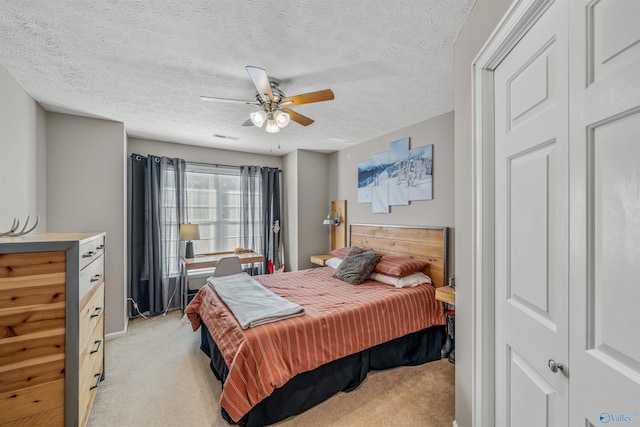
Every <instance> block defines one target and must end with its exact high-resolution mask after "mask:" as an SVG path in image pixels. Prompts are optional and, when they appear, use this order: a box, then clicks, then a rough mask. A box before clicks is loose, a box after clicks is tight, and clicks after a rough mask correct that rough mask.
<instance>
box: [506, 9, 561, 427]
mask: <svg viewBox="0 0 640 427" xmlns="http://www.w3.org/2000/svg"><path fill="white" fill-rule="evenodd" d="M566 12H567V3H566V2H564V1H557V2H555V3H554V4H552V5H551V6H550V8H549V9H548V10H547V11H546V12H545V13H544V14H543V15H542V16H541V17H540V19H539V20H538V22H537V23H536V24H535V25H534V26H533V28H531V29H530V30H529V31H528V32H527V33H526V34H525V35H524V36H523V37H522V38H521V39H520V41H519V42H518V43H517V45H516V46H515V47H514V48H513V49H512V50H511V52H510V53H509V54H508V55H507V56H506V58H505V59H504V60H503V61H502V62H501V63H500V65H499V66H498V67H497V68H496V69H495V74H494V93H495V248H496V249H495V250H496V252H495V276H496V282H495V309H496V317H495V318H496V348H495V361H496V365H495V372H496V384H495V390H496V395H495V421H496V425H498V426H513V427H526V426H535V427H540V426H558V427H560V426H562V427H565V426H567V425H568V399H569V396H568V378H567V374H566V368H565V370H564V371H563V370H561V369H557V370H556V372H552V371H551V370H550V368H549V361H552V362H554V363H556V364H562V365H563V367H566V366H567V364H568V339H569V338H568V337H569V335H568V334H569V329H568V313H567V307H568V289H569V288H568V282H569V278H568V271H569V267H568V256H569V255H568V248H569V242H568V228H569V224H568V218H569V217H568V210H569V203H568V197H569V195H568V185H569V175H568V168H567V166H568V162H569V160H568V147H569V145H568V144H569V143H568V82H567V79H568V40H567V39H568V29H567V13H566Z"/></svg>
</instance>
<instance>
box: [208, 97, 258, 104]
mask: <svg viewBox="0 0 640 427" xmlns="http://www.w3.org/2000/svg"><path fill="white" fill-rule="evenodd" d="M200 100H201V101H207V102H226V103H230V104H247V105H260V104H259V103H258V101H243V100H241V99H230V98H214V97H212V96H201V97H200Z"/></svg>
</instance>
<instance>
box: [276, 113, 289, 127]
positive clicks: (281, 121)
mask: <svg viewBox="0 0 640 427" xmlns="http://www.w3.org/2000/svg"><path fill="white" fill-rule="evenodd" d="M273 117H274V118H275V119H276V123H277V124H278V126H279V127H281V128H283V127H285V126H287V125H288V124H289V121H290V120H291V116H289V113H287V112H284V111H280V110H277V111H276V112H275V113H273Z"/></svg>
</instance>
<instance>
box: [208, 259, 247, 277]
mask: <svg viewBox="0 0 640 427" xmlns="http://www.w3.org/2000/svg"><path fill="white" fill-rule="evenodd" d="M238 273H242V265H241V264H240V258H238V257H237V256H230V257H225V258H222V259H221V260H220V261H218V265H217V266H216V270H215V271H214V272H213V277H221V276H230V275H232V274H238Z"/></svg>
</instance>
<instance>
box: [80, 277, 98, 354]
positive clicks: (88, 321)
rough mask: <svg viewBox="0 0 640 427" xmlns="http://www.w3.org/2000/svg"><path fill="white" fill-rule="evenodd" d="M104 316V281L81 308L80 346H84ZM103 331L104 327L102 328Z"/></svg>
mask: <svg viewBox="0 0 640 427" xmlns="http://www.w3.org/2000/svg"><path fill="white" fill-rule="evenodd" d="M103 316H104V282H103V283H101V284H100V285H99V286H98V287H97V288H96V289H95V292H94V293H93V294H92V295H91V298H90V299H89V301H88V302H87V303H86V304H85V305H84V307H82V308H81V310H80V324H79V329H80V330H79V333H78V337H79V339H80V341H79V348H84V347H85V345H86V344H87V340H89V337H91V335H92V334H93V331H94V330H95V329H96V326H97V325H98V323H100V321H101V319H102V318H103ZM100 330H101V331H102V329H100Z"/></svg>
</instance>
